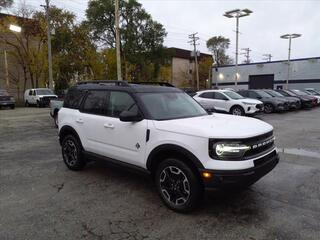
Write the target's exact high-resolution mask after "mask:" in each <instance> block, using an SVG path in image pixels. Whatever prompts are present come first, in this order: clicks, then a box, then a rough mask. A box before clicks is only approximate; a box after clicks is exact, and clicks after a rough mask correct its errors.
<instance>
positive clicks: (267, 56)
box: [262, 53, 273, 62]
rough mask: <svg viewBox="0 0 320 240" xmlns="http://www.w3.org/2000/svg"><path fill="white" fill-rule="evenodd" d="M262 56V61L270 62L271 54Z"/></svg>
mask: <svg viewBox="0 0 320 240" xmlns="http://www.w3.org/2000/svg"><path fill="white" fill-rule="evenodd" d="M263 56H265V58H263V59H262V60H266V61H268V62H271V58H272V57H273V56H272V55H271V54H269V53H268V54H263Z"/></svg>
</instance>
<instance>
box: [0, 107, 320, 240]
mask: <svg viewBox="0 0 320 240" xmlns="http://www.w3.org/2000/svg"><path fill="white" fill-rule="evenodd" d="M258 118H261V119H263V120H265V121H267V122H269V123H270V124H272V125H273V126H274V128H275V136H276V138H277V139H276V142H277V146H278V147H279V150H280V151H281V152H285V153H281V154H280V155H281V162H280V163H279V165H278V166H277V167H276V168H275V169H274V171H272V172H271V173H270V174H269V175H267V176H265V177H264V178H263V179H261V180H260V181H259V182H257V183H256V184H255V185H253V186H252V187H251V188H249V189H248V190H245V191H243V192H238V193H235V192H234V193H231V192H210V193H208V194H207V195H206V197H205V200H204V202H203V204H202V206H201V207H200V209H199V210H197V211H195V212H193V213H191V214H188V215H182V214H177V213H175V212H172V211H170V210H168V209H167V208H166V207H165V206H164V205H163V204H162V203H161V201H160V198H159V197H158V196H157V194H156V191H155V189H154V188H153V185H152V183H151V182H150V181H149V178H148V177H146V176H141V175H138V174H136V173H132V172H128V171H123V170H121V169H119V168H115V167H111V166H109V165H106V164H103V163H91V164H89V165H88V166H87V167H86V169H85V170H84V171H81V172H72V171H69V170H67V168H66V166H65V165H64V163H63V161H62V157H61V153H60V145H59V144H58V137H57V130H56V129H55V128H54V127H53V121H52V119H51V117H50V116H49V110H48V109H43V108H42V109H37V108H17V109H15V110H1V111H0V239H1V240H6V239H15V240H16V239H219V240H220V239H249V240H256V239H277V240H280V239H290V240H292V239H320V184H319V183H320V150H319V146H320V125H319V123H320V120H319V119H320V108H317V109H313V110H309V111H299V112H290V113H285V114H272V115H260V116H258Z"/></svg>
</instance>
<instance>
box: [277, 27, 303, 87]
mask: <svg viewBox="0 0 320 240" xmlns="http://www.w3.org/2000/svg"><path fill="white" fill-rule="evenodd" d="M298 37H301V34H298V33H292V34H285V35H282V36H280V38H283V39H289V51H288V72H287V81H286V88H287V89H289V78H290V56H291V39H293V38H298Z"/></svg>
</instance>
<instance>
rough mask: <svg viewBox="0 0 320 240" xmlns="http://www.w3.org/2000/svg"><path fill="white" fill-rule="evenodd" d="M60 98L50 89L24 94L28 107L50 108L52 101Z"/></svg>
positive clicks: (35, 90)
mask: <svg viewBox="0 0 320 240" xmlns="http://www.w3.org/2000/svg"><path fill="white" fill-rule="evenodd" d="M57 98H58V96H57V95H55V94H54V93H53V91H52V90H51V89H49V88H33V89H27V90H26V91H25V92H24V103H25V106H26V107H29V106H30V105H36V106H37V107H44V106H49V103H50V100H54V99H57Z"/></svg>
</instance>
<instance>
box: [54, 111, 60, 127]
mask: <svg viewBox="0 0 320 240" xmlns="http://www.w3.org/2000/svg"><path fill="white" fill-rule="evenodd" d="M53 121H54V126H55V127H56V128H58V127H59V126H58V113H55V114H54V116H53Z"/></svg>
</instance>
